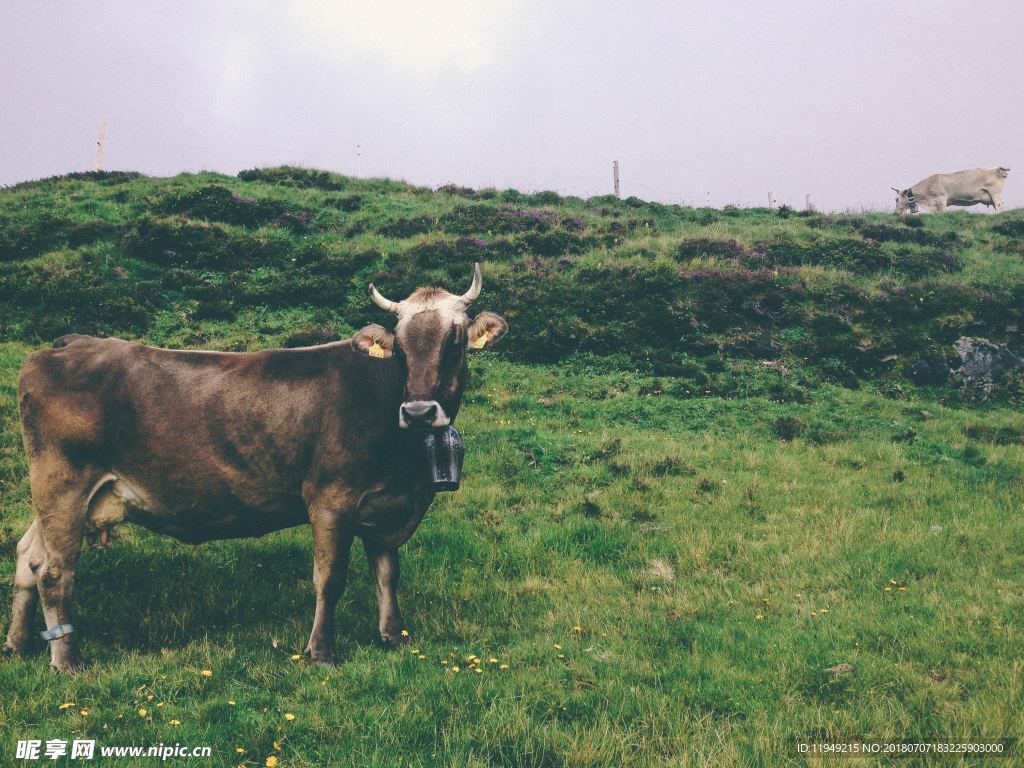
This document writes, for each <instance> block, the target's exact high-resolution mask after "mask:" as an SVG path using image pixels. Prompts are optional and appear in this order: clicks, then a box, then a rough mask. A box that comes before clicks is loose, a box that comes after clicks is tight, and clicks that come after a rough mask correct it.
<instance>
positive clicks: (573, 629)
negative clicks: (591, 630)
mask: <svg viewBox="0 0 1024 768" xmlns="http://www.w3.org/2000/svg"><path fill="white" fill-rule="evenodd" d="M572 631H573V632H575V633H576V634H577V635H578V634H579V633H580V632H582V631H583V627H581V626H579V625H578V624H577V625H576V626H575V627H573V628H572Z"/></svg>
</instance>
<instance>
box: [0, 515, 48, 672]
mask: <svg viewBox="0 0 1024 768" xmlns="http://www.w3.org/2000/svg"><path fill="white" fill-rule="evenodd" d="M42 563H43V545H42V540H41V539H40V538H39V524H38V522H37V521H35V520H33V521H32V525H30V526H29V527H28V530H27V531H25V535H24V536H22V537H21V541H19V542H18V549H17V561H16V563H15V566H14V601H13V603H12V605H11V626H10V628H9V629H8V631H7V642H6V643H5V644H4V651H5V652H6V653H11V654H14V655H16V656H21V655H24V653H25V652H26V651H27V650H28V646H29V642H30V640H31V639H32V620H33V619H34V618H35V613H36V604H37V603H38V602H39V590H38V588H37V584H36V571H37V570H39V567H40V566H41V565H42Z"/></svg>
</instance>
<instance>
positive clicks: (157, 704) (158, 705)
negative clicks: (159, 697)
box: [156, 701, 164, 709]
mask: <svg viewBox="0 0 1024 768" xmlns="http://www.w3.org/2000/svg"><path fill="white" fill-rule="evenodd" d="M163 705H164V703H163V702H162V701H158V702H157V703H156V707H157V709H159V708H160V707H162V706H163Z"/></svg>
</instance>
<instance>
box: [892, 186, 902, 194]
mask: <svg viewBox="0 0 1024 768" xmlns="http://www.w3.org/2000/svg"><path fill="white" fill-rule="evenodd" d="M889 189H891V190H892V191H893V192H895V193H896V194H897V195H898V194H899V193H900V191H899V190H898V189H896V187H889Z"/></svg>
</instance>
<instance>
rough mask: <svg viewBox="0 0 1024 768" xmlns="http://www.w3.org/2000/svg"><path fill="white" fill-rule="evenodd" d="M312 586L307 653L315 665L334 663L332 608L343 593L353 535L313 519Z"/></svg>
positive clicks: (328, 522) (330, 523)
mask: <svg viewBox="0 0 1024 768" xmlns="http://www.w3.org/2000/svg"><path fill="white" fill-rule="evenodd" d="M311 522H312V524H313V586H315V587H316V613H315V615H314V616H313V631H312V632H310V634H309V644H308V645H307V646H306V653H307V654H308V655H309V658H310V660H311V661H314V662H316V663H318V664H333V663H334V608H335V606H336V605H337V604H338V598H340V597H341V594H342V592H344V591H345V580H346V579H347V578H348V558H349V552H350V551H351V549H352V533H351V532H349V531H348V530H345V529H343V528H342V529H339V528H338V526H337V525H336V524H335V523H334V521H327V520H325V521H319V520H317V519H315V518H314V519H313V520H312V521H311Z"/></svg>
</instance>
